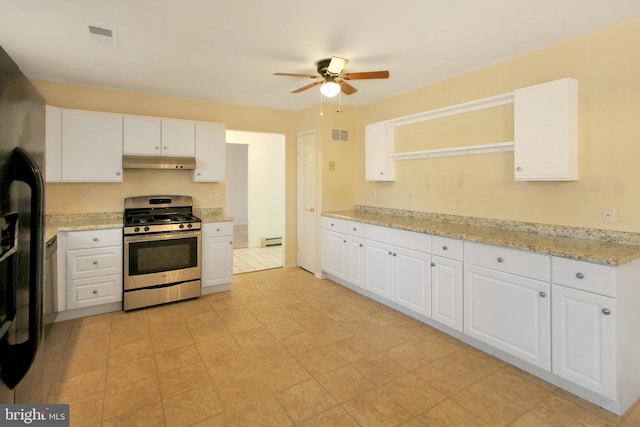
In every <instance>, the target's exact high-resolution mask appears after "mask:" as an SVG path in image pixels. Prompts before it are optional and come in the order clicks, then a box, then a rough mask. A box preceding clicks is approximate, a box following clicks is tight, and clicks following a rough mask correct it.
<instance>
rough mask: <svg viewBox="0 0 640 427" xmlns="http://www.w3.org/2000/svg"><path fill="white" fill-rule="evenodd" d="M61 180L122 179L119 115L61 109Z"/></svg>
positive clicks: (115, 180) (120, 180)
mask: <svg viewBox="0 0 640 427" xmlns="http://www.w3.org/2000/svg"><path fill="white" fill-rule="evenodd" d="M62 180H63V181H76V182H109V181H112V182H122V115H121V114H111V113H98V112H95V111H80V110H62Z"/></svg>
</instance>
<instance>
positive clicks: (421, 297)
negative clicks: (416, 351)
mask: <svg viewBox="0 0 640 427" xmlns="http://www.w3.org/2000/svg"><path fill="white" fill-rule="evenodd" d="M362 228H364V235H362V234H359V235H358V236H349V232H350V231H351V229H353V230H356V229H358V233H361V231H362ZM322 232H323V240H322V245H323V247H322V253H323V263H322V266H323V267H322V268H323V271H325V272H327V273H329V274H330V276H332V277H335V278H338V279H340V280H342V281H344V282H346V283H347V284H358V286H360V285H359V283H360V281H359V278H360V277H362V276H361V272H362V271H364V286H363V287H364V290H366V291H367V292H368V293H370V294H375V295H376V296H380V297H382V302H383V303H384V302H385V300H386V301H387V302H388V303H389V304H390V305H394V306H396V305H400V306H402V308H401V309H402V310H403V309H404V308H406V309H408V310H407V311H406V312H407V313H408V314H411V313H416V314H419V315H421V316H422V317H418V318H422V320H423V321H425V322H426V323H429V324H431V325H433V326H435V327H438V324H442V325H446V326H448V327H449V328H450V329H447V330H445V331H447V332H449V333H451V334H452V335H454V336H456V337H458V338H460V339H462V340H463V341H466V342H468V343H470V344H472V345H476V346H478V347H480V348H483V349H485V351H488V352H489V353H492V354H496V355H498V356H499V357H503V358H504V359H505V360H509V361H511V362H512V363H515V364H517V365H518V366H520V367H522V368H523V369H525V370H527V371H529V372H531V373H532V374H534V375H538V376H541V377H542V378H544V379H546V380H548V381H550V382H552V383H554V384H555V385H557V386H559V387H562V388H563V389H566V390H568V391H570V392H572V393H575V394H577V395H579V396H580V397H583V398H585V399H587V400H589V401H590V402H592V403H594V404H596V405H598V406H601V407H603V408H605V409H607V410H609V411H611V412H614V413H616V414H618V415H621V414H623V413H624V412H625V411H627V410H628V409H629V408H630V407H631V406H632V405H633V404H634V402H635V401H636V399H638V398H639V397H640V340H639V339H638V331H637V328H638V325H640V309H639V308H638V307H640V286H638V278H639V277H640V260H635V261H632V262H629V263H627V264H624V265H621V266H615V267H614V266H609V265H600V264H595V263H590V262H584V261H577V260H572V259H568V258H561V257H556V256H549V255H544V254H540V253H535V252H530V251H526V250H518V249H511V248H507V247H502V246H496V245H490V244H484V243H476V242H471V241H462V240H458V239H452V238H447V237H442V236H430V235H427V234H424V233H417V232H410V231H406V230H399V229H394V228H390V227H383V226H378V225H370V224H364V225H363V224H360V225H359V226H358V227H356V226H355V224H354V223H353V222H352V221H347V220H336V219H334V218H326V217H323V231H322ZM361 245H363V246H364V248H363V246H361ZM391 303H393V304H391ZM425 316H426V317H428V318H429V319H425V318H424V317H425ZM451 329H453V330H454V331H451ZM457 331H460V332H459V333H458V332H457Z"/></svg>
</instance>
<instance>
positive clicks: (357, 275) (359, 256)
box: [346, 237, 365, 287]
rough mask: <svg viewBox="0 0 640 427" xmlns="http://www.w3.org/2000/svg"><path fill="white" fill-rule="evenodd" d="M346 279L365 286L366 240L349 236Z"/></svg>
mask: <svg viewBox="0 0 640 427" xmlns="http://www.w3.org/2000/svg"><path fill="white" fill-rule="evenodd" d="M346 244H347V268H346V275H347V277H346V280H347V282H349V283H351V284H352V285H356V286H360V287H364V259H365V258H364V240H363V239H358V238H355V237H349V238H347V243H346Z"/></svg>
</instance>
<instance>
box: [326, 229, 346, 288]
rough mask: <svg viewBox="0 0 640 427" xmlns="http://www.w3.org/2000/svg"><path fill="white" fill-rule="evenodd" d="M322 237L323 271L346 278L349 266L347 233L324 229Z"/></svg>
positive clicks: (339, 277)
mask: <svg viewBox="0 0 640 427" xmlns="http://www.w3.org/2000/svg"><path fill="white" fill-rule="evenodd" d="M320 238H321V257H322V271H325V272H327V273H329V274H331V275H333V276H335V277H337V278H338V279H345V278H346V275H345V271H346V268H347V245H346V243H347V239H346V235H344V234H341V233H334V232H333V231H326V230H323V231H322V235H321V237H320Z"/></svg>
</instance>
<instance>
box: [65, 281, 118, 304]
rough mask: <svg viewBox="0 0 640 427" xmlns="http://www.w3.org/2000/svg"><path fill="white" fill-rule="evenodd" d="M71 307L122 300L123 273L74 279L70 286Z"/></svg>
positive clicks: (69, 302)
mask: <svg viewBox="0 0 640 427" xmlns="http://www.w3.org/2000/svg"><path fill="white" fill-rule="evenodd" d="M68 295H69V301H68V305H69V307H70V308H81V307H88V306H93V305H100V304H107V303H110V302H117V301H122V275H121V274H115V275H111V276H105V277H99V278H91V279H80V280H74V281H72V282H71V283H70V287H69V294H68Z"/></svg>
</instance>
